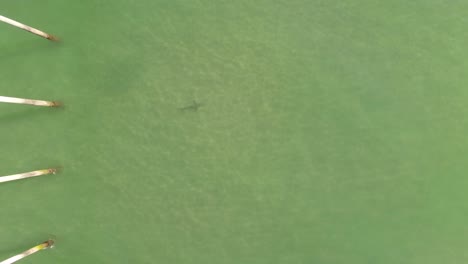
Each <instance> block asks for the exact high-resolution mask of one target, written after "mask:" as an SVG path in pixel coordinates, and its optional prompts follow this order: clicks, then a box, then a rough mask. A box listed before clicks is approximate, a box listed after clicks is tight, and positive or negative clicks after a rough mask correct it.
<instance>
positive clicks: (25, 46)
mask: <svg viewBox="0 0 468 264" xmlns="http://www.w3.org/2000/svg"><path fill="white" fill-rule="evenodd" d="M59 44H60V43H54V42H51V41H48V40H45V39H31V40H28V41H23V42H20V43H16V44H8V45H2V46H0V65H2V64H3V62H5V61H6V60H12V59H15V60H17V59H18V60H20V59H22V58H23V57H28V56H31V55H34V54H39V53H47V52H49V51H52V50H53V49H54V48H56V47H55V46H57V45H59Z"/></svg>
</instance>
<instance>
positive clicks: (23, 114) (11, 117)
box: [0, 106, 59, 126]
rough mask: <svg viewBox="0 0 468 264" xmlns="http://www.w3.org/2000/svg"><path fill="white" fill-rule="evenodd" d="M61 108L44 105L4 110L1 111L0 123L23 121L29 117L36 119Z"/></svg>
mask: <svg viewBox="0 0 468 264" xmlns="http://www.w3.org/2000/svg"><path fill="white" fill-rule="evenodd" d="M57 110H59V109H56V108H44V107H33V106H31V107H30V106H25V109H22V110H19V111H18V110H15V111H14V112H8V113H5V112H6V111H2V112H3V113H0V125H2V126H3V125H6V124H11V123H14V122H22V121H24V120H27V119H34V118H37V117H40V116H43V115H50V114H51V112H54V111H55V112H56V111H57Z"/></svg>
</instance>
